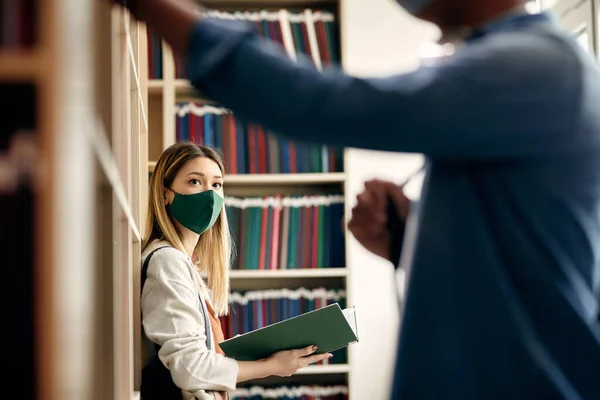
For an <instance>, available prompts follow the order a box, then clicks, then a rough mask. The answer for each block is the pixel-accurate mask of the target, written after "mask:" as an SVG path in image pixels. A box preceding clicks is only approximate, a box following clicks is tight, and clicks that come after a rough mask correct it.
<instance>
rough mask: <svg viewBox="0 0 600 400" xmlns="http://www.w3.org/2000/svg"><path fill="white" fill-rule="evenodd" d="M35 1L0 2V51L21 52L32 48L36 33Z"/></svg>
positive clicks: (12, 0) (36, 13)
mask: <svg viewBox="0 0 600 400" xmlns="http://www.w3.org/2000/svg"><path fill="white" fill-rule="evenodd" d="M37 7H38V5H37V1H36V0H3V1H0V49H1V50H3V51H4V50H21V49H29V48H31V47H32V46H33V44H34V41H35V36H36V31H37V26H36V25H37V18H36V16H37V15H38V12H37Z"/></svg>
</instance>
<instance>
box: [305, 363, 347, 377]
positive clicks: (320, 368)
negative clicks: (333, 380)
mask: <svg viewBox="0 0 600 400" xmlns="http://www.w3.org/2000/svg"><path fill="white" fill-rule="evenodd" d="M348 372H350V366H349V365H348V364H329V365H309V366H308V367H304V368H302V369H301V370H299V371H298V372H296V373H295V374H294V375H324V374H345V373H348Z"/></svg>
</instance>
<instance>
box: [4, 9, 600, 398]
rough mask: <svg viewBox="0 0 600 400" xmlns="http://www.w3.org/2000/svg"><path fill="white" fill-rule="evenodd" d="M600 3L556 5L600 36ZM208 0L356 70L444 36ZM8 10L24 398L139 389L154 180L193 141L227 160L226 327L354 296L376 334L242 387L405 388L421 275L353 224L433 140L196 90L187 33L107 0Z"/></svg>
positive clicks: (12, 254)
mask: <svg viewBox="0 0 600 400" xmlns="http://www.w3.org/2000/svg"><path fill="white" fill-rule="evenodd" d="M599 1H600V0H585V1H579V0H562V1H545V2H544V3H543V4H542V6H543V7H544V8H546V7H552V8H553V9H555V10H557V12H558V13H560V15H561V16H562V20H561V21H562V22H563V23H564V24H565V26H567V27H568V28H569V29H570V30H572V31H573V33H574V35H576V36H577V37H578V39H579V41H580V43H581V44H582V46H584V48H587V49H588V50H589V49H596V48H597V46H598V44H599V41H600V40H599V39H600V34H599V29H600V24H598V23H595V24H594V21H593V18H592V17H593V14H592V13H593V12H596V13H598V12H600V4H599ZM202 3H203V4H206V5H207V6H208V11H207V13H208V14H209V15H210V16H212V17H215V18H228V19H231V18H235V19H241V20H246V21H248V22H249V23H252V24H254V25H255V26H256V29H257V30H258V32H260V34H261V35H262V37H263V38H264V39H265V40H272V41H274V42H276V43H279V45H281V46H282V48H283V49H284V51H285V52H287V54H288V56H290V57H291V58H292V59H296V60H298V59H300V58H303V59H306V60H308V61H310V62H312V63H313V64H314V65H315V67H316V68H318V69H321V70H325V69H327V68H332V67H341V68H343V69H344V70H346V71H347V72H349V73H351V74H354V75H370V76H383V75H388V74H390V73H396V72H399V71H404V70H410V69H412V68H414V67H416V66H418V65H419V63H421V62H422V59H421V56H420V51H422V48H423V45H425V44H427V43H429V44H430V43H431V42H432V41H434V40H436V38H437V36H438V32H437V30H436V29H435V28H433V27H432V26H430V25H427V24H424V23H421V22H418V21H416V20H415V19H414V18H411V17H409V16H407V15H406V14H405V13H404V12H402V11H401V10H400V9H399V7H398V6H397V5H395V4H394V2H390V1H388V0H369V1H368V2H367V1H349V0H208V1H205V2H202ZM538 6H539V4H538ZM0 12H1V13H2V15H3V16H4V15H18V16H19V18H15V19H14V21H13V22H12V23H11V24H7V23H5V19H2V18H0V19H2V22H3V23H4V24H3V25H2V26H1V27H2V29H0V107H2V111H3V112H2V117H1V119H0V226H1V229H0V232H1V233H0V235H1V238H0V239H1V240H0V243H1V245H0V246H2V247H1V248H0V251H1V253H2V266H3V267H4V268H5V271H7V273H6V276H7V277H8V279H4V280H3V287H2V289H3V290H2V293H3V296H4V300H5V301H4V304H10V305H11V307H10V308H11V318H12V321H14V323H12V324H11V329H10V330H9V332H8V336H7V338H6V343H10V346H9V347H10V349H9V351H10V359H11V365H12V367H14V369H15V372H14V376H21V377H23V378H24V379H26V381H25V383H22V384H20V388H19V390H20V398H26V399H43V400H81V399H90V400H129V399H138V398H139V392H138V391H139V387H140V379H141V363H142V360H141V341H140V336H141V335H140V334H141V325H140V317H141V316H140V304H139V297H140V285H139V283H140V276H139V273H140V242H141V234H142V232H143V231H144V221H145V219H144V218H143V217H144V215H145V212H146V210H145V208H146V204H147V196H148V194H147V191H148V178H149V174H151V173H152V171H153V168H154V167H155V165H156V161H157V159H158V157H159V155H160V154H161V152H162V151H163V150H164V149H165V148H166V147H168V146H169V145H171V144H173V143H175V142H177V141H188V140H189V141H193V142H202V143H205V144H209V145H212V146H215V147H218V148H220V149H222V151H223V154H224V158H225V168H226V172H227V176H226V179H225V187H224V190H225V195H226V199H225V206H226V211H227V214H228V220H229V223H230V229H231V232H232V234H233V237H234V239H235V244H236V247H237V257H236V258H235V259H234V260H233V264H232V266H231V268H232V269H231V290H232V295H231V307H232V312H231V314H230V315H229V316H227V317H224V318H222V319H221V323H222V325H223V328H224V331H225V336H226V337H232V336H235V335H236V334H238V333H242V332H247V331H249V330H252V329H257V328H260V327H263V326H265V325H268V324H271V323H273V322H276V321H279V320H281V319H285V318H288V317H291V316H294V315H298V314H300V313H303V312H306V311H310V310H313V309H316V308H320V307H323V306H326V305H328V304H331V303H334V302H337V303H339V304H340V306H342V307H345V306H354V307H356V312H357V319H358V327H359V334H358V336H359V339H360V342H359V343H357V344H353V345H351V346H350V347H348V348H347V349H341V350H338V351H336V352H334V357H333V358H332V359H331V360H328V362H327V363H321V364H317V365H311V366H309V367H306V368H304V369H302V370H300V371H299V372H298V373H297V374H294V375H293V376H291V377H288V378H277V379H275V378H269V379H264V380H260V381H254V382H248V383H246V384H243V385H240V386H239V388H238V389H237V390H236V392H235V393H233V394H232V399H237V400H243V399H259V398H264V399H284V398H290V397H291V398H294V397H295V398H303V399H328V400H333V399H349V400H363V399H374V400H379V399H386V398H388V397H389V385H390V382H391V376H392V370H393V362H394V355H395V346H396V338H397V329H398V325H399V315H400V309H399V306H398V303H399V302H398V292H397V288H398V287H399V288H400V289H402V279H401V278H402V275H401V273H399V275H397V274H395V273H394V271H393V269H392V268H390V266H389V265H388V263H386V262H384V261H382V260H380V259H378V258H377V257H375V256H373V255H371V254H369V253H368V252H367V251H365V250H364V249H363V248H362V247H361V246H360V245H359V244H358V243H357V242H356V241H355V240H354V239H353V238H352V236H351V235H350V234H349V233H348V232H347V230H346V222H347V220H348V218H349V211H350V209H351V208H352V206H353V205H354V202H355V197H356V195H357V194H358V193H359V192H360V191H362V188H363V184H364V181H365V180H367V179H370V178H374V177H378V178H382V179H393V180H402V177H403V176H408V175H409V174H411V173H412V172H414V171H415V170H416V169H417V168H419V167H420V165H421V164H422V157H421V156H419V155H407V154H391V153H384V152H372V151H361V150H357V149H348V148H333V147H327V146H321V145H315V144H309V143H302V142H293V141H289V140H286V139H284V138H282V137H279V136H278V135H276V132H270V131H268V130H266V129H264V128H263V127H261V126H259V125H256V124H247V123H245V122H243V121H241V120H239V119H238V118H237V117H236V115H235V114H232V113H231V112H230V110H227V109H225V108H223V107H221V106H220V105H219V104H215V103H214V102H212V101H211V100H210V99H206V98H203V97H202V96H201V94H199V93H196V92H195V91H194V90H193V89H192V87H191V86H190V84H189V82H188V81H187V80H186V79H185V76H186V75H185V65H184V63H182V62H181V60H178V59H175V58H174V57H173V54H172V52H171V50H170V49H169V47H168V46H166V45H165V44H164V43H162V42H161V41H160V40H158V39H157V38H156V37H155V35H154V34H153V33H152V32H150V31H147V30H146V27H145V26H143V25H141V24H138V23H136V22H135V21H133V20H131V19H130V17H129V15H128V14H127V13H125V12H122V11H120V10H118V9H117V8H112V7H110V5H109V4H108V2H107V1H100V0H43V1H42V0H14V1H4V2H2V4H1V5H0ZM596 19H597V18H596ZM390 49H394V50H393V51H390ZM365 134H366V135H368V134H369V132H365ZM418 192H419V188H418V187H415V188H414V194H415V195H418ZM13 349H14V350H13ZM17 352H18V354H17Z"/></svg>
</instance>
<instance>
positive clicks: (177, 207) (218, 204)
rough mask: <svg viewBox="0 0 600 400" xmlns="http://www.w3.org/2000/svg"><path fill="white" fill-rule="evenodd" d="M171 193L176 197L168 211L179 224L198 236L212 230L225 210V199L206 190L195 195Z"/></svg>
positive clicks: (212, 191)
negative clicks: (222, 209) (223, 209)
mask: <svg viewBox="0 0 600 400" xmlns="http://www.w3.org/2000/svg"><path fill="white" fill-rule="evenodd" d="M169 190H171V189H169ZM171 191H172V192H173V193H175V197H174V198H173V201H172V202H171V204H169V205H168V206H167V209H168V210H169V212H170V213H171V215H172V216H173V218H175V219H176V220H177V222H179V223H180V224H181V225H183V226H185V227H186V228H188V229H189V230H190V231H192V232H196V233H197V234H198V235H201V234H203V233H204V232H206V231H207V230H209V229H210V228H212V226H213V225H214V224H215V222H216V221H217V218H218V217H219V213H220V212H221V208H223V198H222V197H221V196H219V194H217V192H215V191H214V190H206V191H204V192H200V193H195V194H180V193H177V192H174V191H173V190H171Z"/></svg>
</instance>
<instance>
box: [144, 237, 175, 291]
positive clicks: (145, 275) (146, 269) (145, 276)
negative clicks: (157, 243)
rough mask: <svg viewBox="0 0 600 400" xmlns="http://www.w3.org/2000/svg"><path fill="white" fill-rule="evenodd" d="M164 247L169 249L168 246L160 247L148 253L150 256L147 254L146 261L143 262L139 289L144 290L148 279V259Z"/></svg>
mask: <svg viewBox="0 0 600 400" xmlns="http://www.w3.org/2000/svg"><path fill="white" fill-rule="evenodd" d="M165 247H169V246H162V247H159V248H158V249H154V250H152V251H151V252H150V254H148V255H147V256H146V259H145V260H144V265H143V266H142V287H141V289H144V283H146V278H147V277H148V266H149V265H150V259H151V258H152V256H153V255H154V253H156V252H157V251H158V250H160V249H164V248H165Z"/></svg>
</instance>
